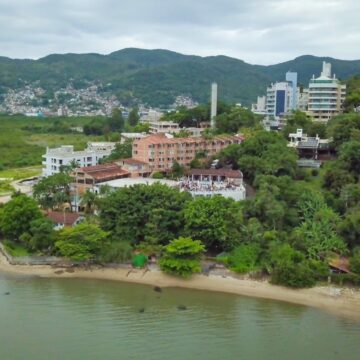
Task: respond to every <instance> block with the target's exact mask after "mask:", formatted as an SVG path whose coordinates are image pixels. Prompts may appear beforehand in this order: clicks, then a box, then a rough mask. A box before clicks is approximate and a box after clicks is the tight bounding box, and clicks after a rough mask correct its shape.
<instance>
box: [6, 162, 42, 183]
mask: <svg viewBox="0 0 360 360" xmlns="http://www.w3.org/2000/svg"><path fill="white" fill-rule="evenodd" d="M41 169H42V167H41V165H37V166H29V167H23V168H14V169H7V170H1V171H0V179H4V180H5V179H9V180H22V179H27V178H30V177H33V176H37V175H40V174H41ZM0 181H1V180H0Z"/></svg>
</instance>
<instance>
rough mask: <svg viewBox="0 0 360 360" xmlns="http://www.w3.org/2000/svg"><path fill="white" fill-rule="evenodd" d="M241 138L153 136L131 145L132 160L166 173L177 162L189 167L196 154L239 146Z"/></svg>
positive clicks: (222, 136) (214, 152) (206, 154)
mask: <svg viewBox="0 0 360 360" xmlns="http://www.w3.org/2000/svg"><path fill="white" fill-rule="evenodd" d="M243 140H244V138H243V137H242V136H238V135H236V136H230V135H219V136H215V137H214V138H212V139H205V138H202V137H187V138H169V137H167V136H166V134H161V133H159V134H153V135H149V136H148V137H146V138H143V139H140V140H135V141H134V143H133V149H132V156H133V159H136V160H139V161H142V162H145V163H147V164H149V168H150V170H151V171H168V170H170V169H171V168H172V166H173V163H174V162H175V161H177V162H178V163H179V164H180V165H183V166H189V165H190V162H191V161H192V160H193V159H194V158H195V156H196V155H197V154H198V153H204V155H205V156H212V155H215V154H217V153H218V152H219V151H220V150H222V149H224V148H225V147H227V146H228V145H230V144H240V143H241V142H242V141H243Z"/></svg>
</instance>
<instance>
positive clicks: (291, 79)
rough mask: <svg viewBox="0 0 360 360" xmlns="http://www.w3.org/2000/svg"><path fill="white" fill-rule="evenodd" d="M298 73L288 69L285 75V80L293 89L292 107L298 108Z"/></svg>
mask: <svg viewBox="0 0 360 360" xmlns="http://www.w3.org/2000/svg"><path fill="white" fill-rule="evenodd" d="M297 77H298V75H297V73H296V72H293V71H288V72H287V73H286V75H285V80H286V81H287V82H288V83H290V84H291V89H292V102H291V109H292V110H293V109H297V107H298V104H297V102H298V87H297Z"/></svg>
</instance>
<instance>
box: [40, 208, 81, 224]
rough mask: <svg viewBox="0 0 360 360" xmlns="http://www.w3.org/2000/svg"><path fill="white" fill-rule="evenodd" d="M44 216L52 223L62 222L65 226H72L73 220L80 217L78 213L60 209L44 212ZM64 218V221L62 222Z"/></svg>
mask: <svg viewBox="0 0 360 360" xmlns="http://www.w3.org/2000/svg"><path fill="white" fill-rule="evenodd" d="M46 216H47V217H48V218H49V219H50V220H51V221H52V222H53V223H54V224H64V225H65V226H73V225H74V224H75V222H76V221H77V220H78V219H79V218H80V217H82V216H81V215H80V214H78V213H71V212H65V213H64V212H62V211H51V212H49V213H47V214H46ZM64 220H65V222H64Z"/></svg>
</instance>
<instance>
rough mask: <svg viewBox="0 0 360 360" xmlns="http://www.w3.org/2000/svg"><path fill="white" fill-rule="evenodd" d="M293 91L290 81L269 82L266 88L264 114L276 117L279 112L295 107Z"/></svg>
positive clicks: (283, 112) (285, 111) (286, 111)
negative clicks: (269, 84)
mask: <svg viewBox="0 0 360 360" xmlns="http://www.w3.org/2000/svg"><path fill="white" fill-rule="evenodd" d="M293 93H294V90H293V87H292V83H291V82H287V81H283V82H277V83H274V84H271V86H269V87H268V88H267V90H266V115H267V116H268V117H269V118H271V119H276V118H278V117H279V116H280V115H281V114H285V113H288V112H290V111H291V110H293V109H295V107H294V102H293V101H294V97H293Z"/></svg>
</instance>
